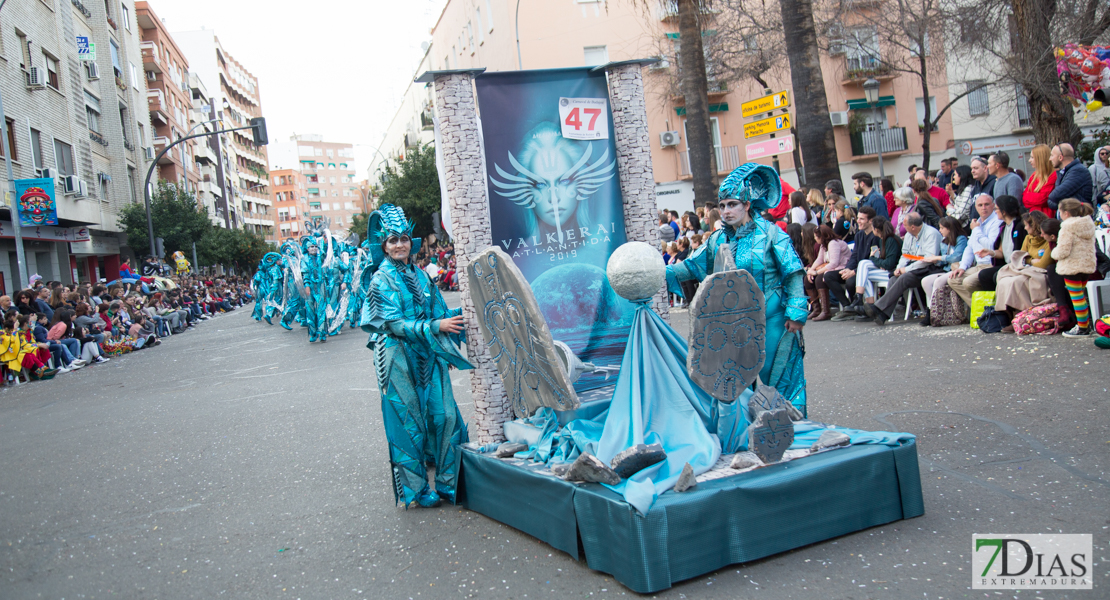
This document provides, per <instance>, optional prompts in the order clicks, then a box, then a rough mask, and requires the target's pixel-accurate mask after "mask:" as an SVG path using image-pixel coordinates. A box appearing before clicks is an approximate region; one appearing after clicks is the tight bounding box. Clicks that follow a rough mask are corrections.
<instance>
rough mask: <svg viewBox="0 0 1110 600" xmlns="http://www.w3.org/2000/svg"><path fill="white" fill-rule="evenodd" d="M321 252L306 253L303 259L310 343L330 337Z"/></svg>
mask: <svg viewBox="0 0 1110 600" xmlns="http://www.w3.org/2000/svg"><path fill="white" fill-rule="evenodd" d="M321 261H322V259H321V257H320V253H319V251H317V253H316V254H315V255H313V254H310V253H308V251H307V250H306V251H305V255H304V258H302V259H301V277H302V278H303V279H304V285H305V287H306V288H308V295H307V297H306V298H305V302H304V316H305V323H306V324H307V325H308V341H310V342H315V341H316V340H322V339H326V338H327V336H328V332H327V325H326V319H325V317H324V315H325V313H326V311H327V301H326V300H325V296H324V286H325V281H324V267H323V264H322V262H321Z"/></svg>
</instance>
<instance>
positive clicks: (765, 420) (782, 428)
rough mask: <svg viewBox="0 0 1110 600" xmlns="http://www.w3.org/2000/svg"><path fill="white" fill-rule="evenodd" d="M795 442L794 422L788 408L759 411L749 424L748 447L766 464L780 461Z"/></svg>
mask: <svg viewBox="0 0 1110 600" xmlns="http://www.w3.org/2000/svg"><path fill="white" fill-rule="evenodd" d="M793 443H794V423H792V422H791V421H790V414H789V413H788V412H787V411H786V409H783V408H780V409H776V410H768V411H764V412H762V413H759V418H758V419H756V420H755V422H753V423H752V424H751V425H750V426H748V448H750V449H751V450H752V452H755V454H756V456H758V457H759V459H760V460H762V461H763V462H764V463H766V464H770V463H773V462H778V461H779V459H781V458H782V455H783V454H785V453H786V449H787V448H789V447H790V444H793Z"/></svg>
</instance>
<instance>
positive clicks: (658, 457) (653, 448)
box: [609, 444, 667, 479]
mask: <svg viewBox="0 0 1110 600" xmlns="http://www.w3.org/2000/svg"><path fill="white" fill-rule="evenodd" d="M666 459H667V453H666V452H664V451H663V446H660V445H659V444H652V445H650V446H647V445H645V444H636V445H635V446H632V447H631V448H629V449H627V450H624V451H622V452H620V453H619V454H617V455H616V456H614V457H613V460H611V461H609V466H610V467H613V470H614V471H616V473H617V475H620V476H621V478H622V479H627V478H629V477H631V476H632V475H634V474H636V473H638V472H640V471H642V470H643V469H646V468H648V467H650V466H651V465H654V464H655V463H659V462H663V461H664V460H666Z"/></svg>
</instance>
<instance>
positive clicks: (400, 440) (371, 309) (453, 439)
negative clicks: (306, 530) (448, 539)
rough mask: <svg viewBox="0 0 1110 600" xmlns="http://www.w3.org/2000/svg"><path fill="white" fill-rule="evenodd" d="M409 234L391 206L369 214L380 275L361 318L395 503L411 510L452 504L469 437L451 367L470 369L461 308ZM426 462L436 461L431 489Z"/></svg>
mask: <svg viewBox="0 0 1110 600" xmlns="http://www.w3.org/2000/svg"><path fill="white" fill-rule="evenodd" d="M412 230H413V224H412V223H411V222H410V221H409V220H408V219H407V218H405V214H404V212H403V211H402V210H401V209H400V208H398V207H396V206H393V205H392V204H386V205H383V206H382V207H381V208H380V209H378V210H376V211H374V213H373V214H371V215H370V220H369V226H368V228H367V239H368V240H369V241H370V247H369V250H370V253H371V258H372V260H373V263H372V264H371V265H370V267H369V268H370V269H374V270H375V272H374V274H373V278H372V279H371V281H370V286H369V291H368V293H367V298H366V301H365V302H364V304H363V308H362V319H361V323H362V329H363V330H364V331H367V332H369V333H370V342H369V344H367V347H368V348H370V349H371V350H373V351H374V365H375V367H376V368H377V375H378V389H379V390H380V393H381V398H382V416H383V420H384V422H385V433H386V437H387V438H388V439H389V461H390V466H391V471H392V475H393V491H394V499H395V500H396V501H399V502H401V503H403V504H404V506H405V507H406V508H407V507H408V506H410V505H411V504H412V503H414V502H415V503H416V505H419V506H423V507H433V506H437V505H438V504H439V503H440V502H441V501H442V500H443V499H446V500H447V501H448V502H451V503H454V501H455V489H456V484H457V479H458V472H457V470H456V466H455V463H456V460H455V459H456V454H457V452H458V449H457V446H458V445H459V444H463V443H466V442H467V441H468V440H469V438H468V436H467V432H466V424H465V423H464V422H463V419H462V415H461V414H460V413H459V409H458V406H457V405H456V404H455V397H454V394H453V393H452V390H451V377H450V375H449V374H448V369H449V367H452V366H453V367H455V368H458V369H472V368H473V366H471V364H470V363H469V362H467V361H466V359H465V358H463V357H462V355H461V354H460V353H459V350H458V348H457V346H456V344H458V343H460V342H461V341H462V339H463V335H462V334H463V318H462V316H460V313H461V312H462V309H458V308H456V309H453V310H452V309H448V308H447V304H446V302H444V300H443V296H441V295H440V293H439V290H438V289H437V288H436V286H434V285H432V283H431V281H430V280H429V279H428V276H427V274H425V273H424V272H423V271H422V270H420V269H418V268H416V266H415V265H413V264H412V257H413V256H414V255H415V254H416V253H417V251H419V249H420V240H419V239H415V240H414V239H413V238H412ZM426 462H434V463H435V467H436V474H435V489H434V490H433V489H432V486H431V485H430V484H429V481H428V471H427V468H426V467H425V463H426Z"/></svg>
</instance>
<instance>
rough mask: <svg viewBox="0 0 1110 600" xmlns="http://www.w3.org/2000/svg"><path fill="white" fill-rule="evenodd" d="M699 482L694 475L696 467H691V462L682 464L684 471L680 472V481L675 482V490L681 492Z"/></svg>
mask: <svg viewBox="0 0 1110 600" xmlns="http://www.w3.org/2000/svg"><path fill="white" fill-rule="evenodd" d="M697 484H698V479H697V477H694V467H691V466H690V463H686V464H685V465H683V466H682V472H681V473H679V474H678V481H676V482H675V484H674V491H676V492H678V493H680V494H681V493H682V492H685V491H686V490H688V489H690V488H692V487H694V486H695V485H697Z"/></svg>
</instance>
